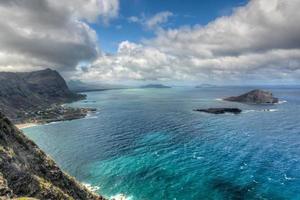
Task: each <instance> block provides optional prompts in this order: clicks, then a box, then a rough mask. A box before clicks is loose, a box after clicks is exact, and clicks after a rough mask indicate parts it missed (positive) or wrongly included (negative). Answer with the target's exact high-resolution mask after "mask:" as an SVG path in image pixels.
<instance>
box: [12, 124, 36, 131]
mask: <svg viewBox="0 0 300 200" xmlns="http://www.w3.org/2000/svg"><path fill="white" fill-rule="evenodd" d="M38 125H41V124H39V123H22V124H15V126H16V127H17V128H18V129H21V130H22V129H25V128H31V127H34V126H38Z"/></svg>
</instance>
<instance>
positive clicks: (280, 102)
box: [277, 100, 287, 104]
mask: <svg viewBox="0 0 300 200" xmlns="http://www.w3.org/2000/svg"><path fill="white" fill-rule="evenodd" d="M286 102H287V101H285V100H282V101H278V103H277V104H283V103H286Z"/></svg>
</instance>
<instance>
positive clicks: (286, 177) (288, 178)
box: [284, 174, 295, 181]
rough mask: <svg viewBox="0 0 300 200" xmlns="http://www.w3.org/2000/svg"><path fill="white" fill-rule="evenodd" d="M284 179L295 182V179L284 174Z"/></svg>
mask: <svg viewBox="0 0 300 200" xmlns="http://www.w3.org/2000/svg"><path fill="white" fill-rule="evenodd" d="M284 179H285V180H289V181H290V180H294V179H295V178H292V177H288V176H287V175H286V174H284Z"/></svg>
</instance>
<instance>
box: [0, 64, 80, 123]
mask: <svg viewBox="0 0 300 200" xmlns="http://www.w3.org/2000/svg"><path fill="white" fill-rule="evenodd" d="M82 98H84V96H83V95H78V94H75V93H73V92H71V91H70V90H69V88H68V86H67V84H66V82H65V80H64V79H63V78H62V77H61V76H60V74H59V73H58V72H57V71H55V70H51V69H46V70H41V71H34V72H25V73H12V72H1V73H0V108H1V110H2V112H3V113H5V115H6V116H7V117H9V118H10V119H12V120H13V121H17V120H18V119H19V118H22V117H24V115H25V113H26V112H28V111H33V110H38V109H40V108H45V107H47V106H50V105H51V104H54V103H65V102H71V101H76V100H79V99H82Z"/></svg>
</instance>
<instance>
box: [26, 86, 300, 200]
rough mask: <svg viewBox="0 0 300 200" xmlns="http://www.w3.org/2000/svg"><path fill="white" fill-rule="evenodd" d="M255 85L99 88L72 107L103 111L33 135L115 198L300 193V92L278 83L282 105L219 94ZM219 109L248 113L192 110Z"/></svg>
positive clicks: (181, 199) (186, 199)
mask: <svg viewBox="0 0 300 200" xmlns="http://www.w3.org/2000/svg"><path fill="white" fill-rule="evenodd" d="M249 89H250V88H238V87H236V88H206V89H205V88H204V89H192V88H173V89H128V90H111V91H103V92H90V93H87V95H88V99H87V100H86V101H81V102H76V103H74V104H72V105H73V106H79V107H96V108H98V112H97V113H94V114H92V115H90V116H88V117H87V118H85V119H80V120H74V121H68V122H59V123H53V124H48V125H43V126H37V127H32V128H27V129H24V131H25V133H26V134H27V135H28V136H29V137H30V138H31V139H33V140H34V141H35V142H36V143H37V144H38V145H39V146H40V147H41V148H42V149H43V150H45V151H46V152H47V153H48V154H50V155H51V156H52V157H53V158H54V159H55V161H57V163H58V164H59V165H60V166H61V167H62V168H63V169H64V170H66V171H67V172H68V173H70V174H71V175H73V176H75V177H76V178H77V179H78V180H80V181H81V182H84V183H88V184H91V185H92V186H94V188H95V189H97V191H98V192H99V193H101V194H103V195H105V196H106V197H111V196H113V195H117V194H121V193H122V194H125V195H126V196H127V197H128V198H130V199H133V200H136V199H137V200H147V199H149V200H150V199H151V200H162V199H166V200H169V199H171V200H173V199H177V200H201V199H300V192H299V191H300V123H299V121H300V115H299V111H300V90H299V89H295V88H294V89H288V88H282V89H280V88H278V89H276V88H271V89H270V90H271V91H273V93H274V94H275V96H277V97H279V98H280V99H281V100H285V101H286V102H283V103H281V104H277V105H274V106H259V105H243V104H239V103H231V102H223V101H220V100H218V98H221V97H225V96H230V95H236V94H240V93H243V92H245V91H248V90H249ZM217 106H222V107H223V106H234V107H239V108H242V109H243V110H244V111H243V113H242V114H240V115H232V114H225V115H210V114H206V113H198V112H193V111H192V110H193V109H195V108H207V107H217ZM265 109H269V110H270V111H268V112H266V111H265Z"/></svg>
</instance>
